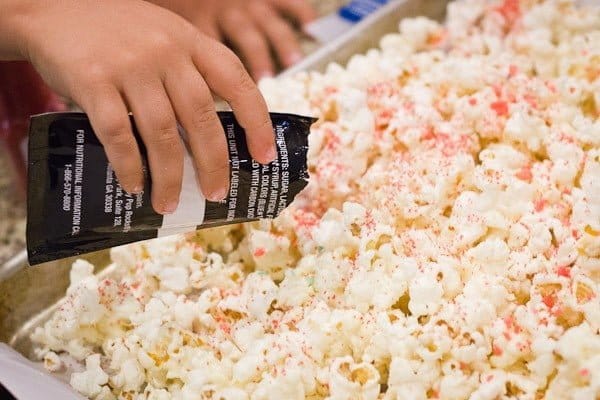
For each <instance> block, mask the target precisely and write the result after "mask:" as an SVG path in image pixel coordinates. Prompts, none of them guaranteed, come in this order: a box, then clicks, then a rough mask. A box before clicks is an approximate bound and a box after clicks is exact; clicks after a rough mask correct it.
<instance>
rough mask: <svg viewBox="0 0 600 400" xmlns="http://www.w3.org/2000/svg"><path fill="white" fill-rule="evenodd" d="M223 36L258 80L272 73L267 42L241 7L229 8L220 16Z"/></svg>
mask: <svg viewBox="0 0 600 400" xmlns="http://www.w3.org/2000/svg"><path fill="white" fill-rule="evenodd" d="M221 29H222V30H223V35H224V36H225V38H226V39H227V40H228V41H229V42H230V43H231V44H232V45H233V47H235V48H236V49H237V50H238V52H239V53H241V56H242V58H243V59H244V60H246V64H247V65H248V68H249V69H250V72H251V73H252V76H253V77H254V78H255V79H256V80H259V79H260V78H262V77H265V76H272V75H273V70H274V69H273V63H272V61H271V53H270V49H269V44H268V42H267V40H266V38H265V37H264V35H263V34H262V33H261V32H260V30H259V28H258V27H257V26H256V25H255V24H254V22H253V20H252V19H251V18H248V17H247V15H246V14H245V13H244V12H243V10H241V9H237V8H234V9H231V10H230V11H229V12H228V13H225V14H224V15H223V16H222V18H221Z"/></svg>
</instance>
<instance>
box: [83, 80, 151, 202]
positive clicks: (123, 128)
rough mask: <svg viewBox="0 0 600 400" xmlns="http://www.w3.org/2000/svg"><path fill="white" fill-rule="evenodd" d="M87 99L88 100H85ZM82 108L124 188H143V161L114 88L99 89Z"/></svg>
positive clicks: (140, 189) (136, 191)
mask: <svg viewBox="0 0 600 400" xmlns="http://www.w3.org/2000/svg"><path fill="white" fill-rule="evenodd" d="M86 99H88V100H87V101H86ZM79 105H80V106H81V107H82V108H83V110H84V111H85V112H86V113H87V114H88V116H89V118H90V122H91V124H92V127H93V128H94V132H95V133H96V135H97V136H98V139H99V140H100V143H102V145H103V146H104V149H105V151H106V155H107V156H108V161H109V162H110V164H111V166H112V168H113V170H114V171H115V174H116V175H117V179H118V180H119V183H120V184H121V187H123V189H124V190H125V191H126V192H128V193H139V192H141V191H142V190H143V189H144V174H143V170H142V158H141V156H140V150H139V148H138V145H137V142H136V140H135V137H134V136H133V130H132V127H131V122H130V119H129V115H128V112H127V107H126V106H125V103H124V101H123V98H122V97H121V94H120V93H119V91H118V90H117V89H116V88H115V87H114V86H109V85H106V86H98V87H96V88H94V90H93V95H92V96H86V97H85V98H83V99H82V100H81V101H80V102H79Z"/></svg>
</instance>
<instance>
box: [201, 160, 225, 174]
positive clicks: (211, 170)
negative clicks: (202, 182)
mask: <svg viewBox="0 0 600 400" xmlns="http://www.w3.org/2000/svg"><path fill="white" fill-rule="evenodd" d="M200 170H201V173H202V174H204V175H206V177H207V178H214V177H218V176H227V175H228V174H229V164H228V163H227V161H225V160H224V161H223V162H219V163H213V164H209V165H203V166H200Z"/></svg>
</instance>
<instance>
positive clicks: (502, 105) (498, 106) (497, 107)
mask: <svg viewBox="0 0 600 400" xmlns="http://www.w3.org/2000/svg"><path fill="white" fill-rule="evenodd" d="M490 108H491V109H492V110H494V112H495V113H496V114H497V115H498V116H499V117H505V116H507V115H508V104H507V103H506V102H505V101H495V102H493V103H492V104H490Z"/></svg>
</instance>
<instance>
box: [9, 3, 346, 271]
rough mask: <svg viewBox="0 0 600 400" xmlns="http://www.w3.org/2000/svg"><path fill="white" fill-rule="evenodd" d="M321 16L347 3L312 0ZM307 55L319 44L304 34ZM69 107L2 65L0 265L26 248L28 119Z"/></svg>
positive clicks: (19, 66)
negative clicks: (30, 116)
mask: <svg viewBox="0 0 600 400" xmlns="http://www.w3.org/2000/svg"><path fill="white" fill-rule="evenodd" d="M311 2H312V3H313V6H314V8H315V10H316V11H317V12H318V14H319V15H327V14H329V13H332V12H335V10H337V8H339V7H340V6H342V5H343V4H345V3H347V2H348V1H347V0H311ZM299 36H300V37H301V44H302V47H303V50H304V52H305V54H309V53H311V52H313V51H314V50H316V49H317V48H318V47H319V45H318V43H316V42H315V41H313V40H311V39H310V38H308V37H306V36H304V35H300V34H299ZM66 108H68V106H67V105H65V102H64V101H63V100H62V99H60V98H59V97H58V96H56V95H55V94H54V93H52V92H51V91H50V90H49V89H48V88H47V87H46V85H45V84H44V83H43V81H42V80H41V79H40V78H39V76H38V75H37V74H36V72H35V70H33V68H31V67H30V66H29V64H27V63H22V62H18V63H17V62H11V63H7V62H0V264H2V263H3V262H5V261H6V260H8V259H9V258H10V257H12V256H13V255H15V254H16V253H17V252H18V251H19V250H22V249H23V248H24V247H25V222H26V202H25V192H26V177H27V171H26V153H27V141H26V138H27V129H28V117H29V115H31V114H38V113H42V112H48V111H62V110H65V109H66Z"/></svg>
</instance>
